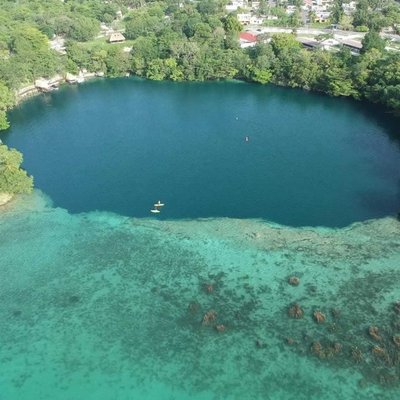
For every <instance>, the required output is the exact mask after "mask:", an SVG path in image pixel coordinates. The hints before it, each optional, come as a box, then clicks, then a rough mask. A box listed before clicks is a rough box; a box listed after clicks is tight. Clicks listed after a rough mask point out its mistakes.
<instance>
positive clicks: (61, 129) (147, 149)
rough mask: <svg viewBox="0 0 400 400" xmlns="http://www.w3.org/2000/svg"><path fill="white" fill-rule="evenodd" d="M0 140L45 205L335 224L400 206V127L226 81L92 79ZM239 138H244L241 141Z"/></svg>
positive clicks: (55, 97)
mask: <svg viewBox="0 0 400 400" xmlns="http://www.w3.org/2000/svg"><path fill="white" fill-rule="evenodd" d="M10 120H11V123H12V128H11V129H10V130H9V131H8V132H7V133H5V134H4V135H2V139H3V141H4V142H5V143H6V144H8V145H9V146H12V147H16V148H17V149H19V150H20V151H22V152H23V153H24V167H25V168H26V169H27V170H28V171H29V173H30V174H32V175H33V176H34V177H35V185H36V187H38V188H40V189H42V190H43V191H44V192H45V193H46V194H48V195H49V196H50V197H51V198H52V199H53V201H54V203H55V205H56V206H61V207H65V208H67V209H68V210H69V211H70V212H73V213H78V212H84V211H90V210H107V211H113V212H116V213H118V214H122V215H129V216H136V217H148V216H151V215H152V214H150V212H149V210H150V208H151V207H152V205H153V203H154V202H155V201H157V200H159V199H160V200H162V201H163V202H164V203H166V206H165V207H164V209H163V211H162V213H161V214H160V216H158V217H157V218H168V219H171V218H172V219H175V218H197V217H239V218H264V219H268V220H271V221H274V222H278V223H283V224H287V225H292V226H302V225H313V226H317V225H322V226H345V225H348V224H349V223H351V222H354V221H361V220H366V219H369V218H377V217H382V216H386V215H393V214H395V213H397V212H398V211H399V209H400V135H399V134H398V130H397V126H398V120H396V119H395V118H393V117H392V116H390V115H389V114H384V113H383V112H382V111H380V110H378V109H376V107H372V106H368V105H365V104H362V103H357V102H353V101H350V100H347V99H338V98H329V97H326V96H323V95H318V94H312V93H306V92H303V91H298V90H292V89H285V88H277V87H273V86H268V87H265V86H261V85H251V84H245V83H237V82H221V83H171V82H149V81H140V80H135V79H116V80H98V81H94V82H90V83H88V84H84V85H82V86H79V87H78V86H69V87H64V88H62V89H61V90H59V91H58V92H54V93H51V94H46V95H42V96H39V97H36V98H34V99H31V100H29V101H27V102H25V103H23V104H22V105H21V106H20V107H18V108H16V109H15V110H13V112H12V113H11V114H10ZM246 136H248V137H249V141H248V142H246V141H245V137H246Z"/></svg>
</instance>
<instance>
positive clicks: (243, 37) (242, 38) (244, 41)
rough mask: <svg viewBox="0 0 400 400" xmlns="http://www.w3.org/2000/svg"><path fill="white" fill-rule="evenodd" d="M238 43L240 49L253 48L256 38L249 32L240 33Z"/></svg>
mask: <svg viewBox="0 0 400 400" xmlns="http://www.w3.org/2000/svg"><path fill="white" fill-rule="evenodd" d="M239 42H240V47H241V48H242V49H244V48H246V47H253V46H255V45H256V44H257V36H255V35H253V34H252V33H250V32H241V33H240V35H239Z"/></svg>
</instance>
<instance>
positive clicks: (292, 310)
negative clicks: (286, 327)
mask: <svg viewBox="0 0 400 400" xmlns="http://www.w3.org/2000/svg"><path fill="white" fill-rule="evenodd" d="M288 315H289V317H290V318H295V319H300V318H303V316H304V311H303V309H302V308H301V307H300V305H299V304H297V303H295V304H293V305H292V306H291V307H289V310H288Z"/></svg>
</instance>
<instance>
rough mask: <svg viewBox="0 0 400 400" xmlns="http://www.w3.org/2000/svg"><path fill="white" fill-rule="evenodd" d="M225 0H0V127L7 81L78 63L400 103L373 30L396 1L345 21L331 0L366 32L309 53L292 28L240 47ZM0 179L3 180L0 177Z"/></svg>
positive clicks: (397, 75)
mask: <svg viewBox="0 0 400 400" xmlns="http://www.w3.org/2000/svg"><path fill="white" fill-rule="evenodd" d="M290 3H291V4H295V5H299V4H300V2H299V1H298V0H295V1H291V2H290ZM225 4H226V1H224V0H201V1H197V2H192V1H183V2H178V1H176V0H164V1H160V2H157V1H151V0H146V1H145V0H114V1H112V0H110V1H107V2H106V1H104V0H85V1H83V0H68V1H64V2H61V1H60V0H19V1H18V2H14V1H9V0H0V130H2V129H6V128H7V127H8V122H7V117H6V111H7V110H8V109H10V108H11V107H12V106H13V105H14V104H15V95H14V93H15V91H16V89H19V88H21V87H22V86H24V85H31V84H32V83H33V82H34V80H35V79H37V78H39V77H52V76H54V75H55V74H57V73H66V72H71V73H78V72H79V71H80V70H82V69H86V70H88V71H90V72H101V73H104V74H105V75H106V76H109V77H115V76H122V75H125V74H126V73H127V72H129V73H131V74H134V75H137V76H141V77H145V78H148V79H153V80H163V79H169V80H173V81H181V80H189V81H192V80H199V81H204V80H213V79H231V78H235V79H244V80H247V81H253V82H258V83H260V84H266V83H269V82H272V83H274V84H278V85H285V86H291V87H299V88H305V89H308V90H315V91H320V92H325V93H327V94H329V95H332V96H352V97H354V98H356V99H367V100H369V101H372V102H377V103H381V104H383V105H385V106H386V107H389V108H391V109H392V110H394V111H396V112H400V53H397V52H388V51H386V50H385V45H386V44H385V41H384V40H383V39H382V38H381V37H380V36H379V31H380V30H381V28H382V27H387V26H389V27H391V28H392V29H394V30H395V31H397V30H398V28H399V24H398V22H399V21H400V6H399V4H398V3H396V2H394V1H393V0H379V1H378V0H359V2H358V5H357V10H356V11H355V13H354V16H353V18H352V19H351V21H347V22H346V21H345V19H346V18H347V19H348V16H347V15H344V13H343V10H342V4H343V0H336V2H335V4H334V7H333V10H332V17H331V18H332V21H334V22H337V23H344V22H346V23H347V24H348V25H351V26H352V27H356V28H357V29H359V30H360V31H361V30H364V29H365V30H367V31H369V32H368V34H367V35H366V36H365V38H364V41H363V45H364V48H363V51H362V54H361V55H360V56H353V55H352V54H351V53H350V51H349V50H347V49H344V48H342V49H341V50H340V51H338V52H336V53H335V52H327V51H323V50H316V51H312V52H310V51H308V50H305V49H303V48H302V47H301V46H300V44H299V43H298V41H297V40H296V39H295V36H294V35H291V34H277V35H275V36H273V37H272V40H271V41H270V42H268V41H263V42H262V43H259V44H257V46H255V47H253V48H249V49H241V48H240V46H239V40H238V36H239V32H240V31H241V28H242V27H241V25H240V24H239V23H238V21H237V19H236V17H235V16H234V15H233V14H228V15H226V11H225V7H224V5H225ZM264 8H265V9H266V11H268V12H270V13H271V14H276V15H278V14H279V15H280V14H282V13H281V10H280V9H278V8H276V7H275V8H274V9H270V8H268V3H267V2H266V1H262V2H261V10H264ZM264 11H265V10H264ZM281 17H282V18H283V16H281ZM285 18H287V23H288V24H289V25H291V26H294V27H296V26H299V24H300V23H301V19H300V16H299V14H298V13H294V14H293V15H292V16H285ZM101 24H107V26H108V27H110V28H113V29H122V30H123V31H124V34H125V36H126V39H127V41H126V42H124V43H118V44H109V43H107V40H106V37H105V36H104V35H103V36H101V35H99V34H100V27H101ZM54 35H57V36H58V37H62V38H63V39H65V47H66V54H62V53H60V52H56V51H55V50H52V49H51V48H50V46H49V39H51V38H53V37H54ZM2 148H3V150H2V151H3V152H4V151H5V150H4V147H2ZM12 154H14V153H12ZM17 170H18V169H17ZM15 171H16V170H15V169H14V173H15ZM1 174H4V168H3V172H1ZM0 179H2V182H3V185H4V184H5V178H4V176H3V175H1V176H0ZM17 186H18V188H19V187H20V186H19V184H18V185H17ZM28 186H29V185H28Z"/></svg>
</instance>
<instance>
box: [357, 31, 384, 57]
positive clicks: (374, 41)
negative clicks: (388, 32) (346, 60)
mask: <svg viewBox="0 0 400 400" xmlns="http://www.w3.org/2000/svg"><path fill="white" fill-rule="evenodd" d="M362 45H363V47H362V49H361V53H366V52H367V51H369V50H371V49H377V50H379V51H381V52H382V51H383V50H385V46H386V42H385V40H384V39H382V38H381V37H380V36H379V33H377V32H374V31H370V32H368V33H367V34H366V35H365V36H364V38H363V40H362Z"/></svg>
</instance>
